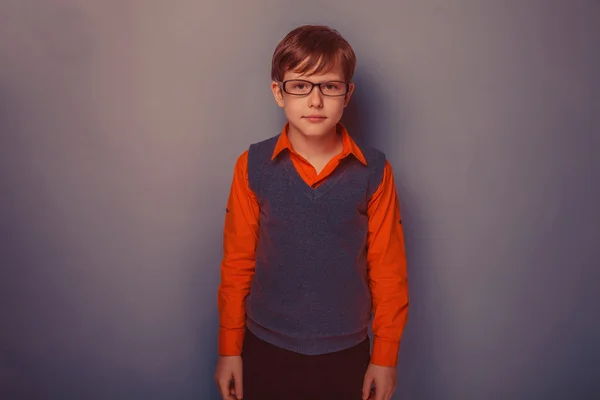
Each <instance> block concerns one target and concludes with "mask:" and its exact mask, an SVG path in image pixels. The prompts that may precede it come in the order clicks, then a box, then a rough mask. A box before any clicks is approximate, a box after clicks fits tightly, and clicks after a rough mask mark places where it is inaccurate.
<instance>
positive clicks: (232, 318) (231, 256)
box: [218, 151, 259, 356]
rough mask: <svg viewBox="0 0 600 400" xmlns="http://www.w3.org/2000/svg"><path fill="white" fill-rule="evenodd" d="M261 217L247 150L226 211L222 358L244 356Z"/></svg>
mask: <svg viewBox="0 0 600 400" xmlns="http://www.w3.org/2000/svg"><path fill="white" fill-rule="evenodd" d="M258 216H259V205H258V201H257V198H256V196H255V194H254V193H253V192H252V190H251V189H250V188H249V186H248V151H245V152H244V153H243V154H242V155H241V156H240V157H239V158H238V160H237V162H236V165H235V168H234V174H233V181H232V184H231V190H230V193H229V199H228V201H227V208H226V209H225V228H224V233H223V259H222V262H221V283H220V285H219V290H218V309H219V339H218V342H219V344H218V349H219V354H220V355H223V356H234V355H240V354H241V353H242V343H243V341H244V332H245V325H246V310H245V306H244V302H245V299H246V296H247V295H248V293H250V284H251V282H252V277H253V275H254V267H255V254H256V243H257V240H258Z"/></svg>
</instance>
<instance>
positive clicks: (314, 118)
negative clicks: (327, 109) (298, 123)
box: [302, 115, 327, 122]
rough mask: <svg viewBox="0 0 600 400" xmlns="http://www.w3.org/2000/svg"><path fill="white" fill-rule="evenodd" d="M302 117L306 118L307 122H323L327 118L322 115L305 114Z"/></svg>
mask: <svg viewBox="0 0 600 400" xmlns="http://www.w3.org/2000/svg"><path fill="white" fill-rule="evenodd" d="M302 118H304V119H306V120H308V121H309V122H323V121H325V120H326V119H327V117H325V116H323V115H307V116H304V117H302Z"/></svg>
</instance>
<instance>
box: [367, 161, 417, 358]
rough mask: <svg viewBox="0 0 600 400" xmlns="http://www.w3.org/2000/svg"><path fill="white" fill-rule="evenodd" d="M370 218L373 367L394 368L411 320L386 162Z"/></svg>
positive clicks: (391, 181)
mask: <svg viewBox="0 0 600 400" xmlns="http://www.w3.org/2000/svg"><path fill="white" fill-rule="evenodd" d="M367 214H368V216H369V231H368V235H367V245H368V247H367V249H368V251H367V265H368V273H369V286H370V289H371V294H372V296H373V311H374V318H373V337H374V338H373V351H372V354H371V363H372V364H375V365H381V366H389V367H393V366H396V365H397V362H398V351H399V349H400V339H401V336H402V332H403V330H404V326H405V324H406V320H407V317H408V281H407V273H406V254H405V249H404V234H403V230H402V219H401V214H400V204H399V201H398V196H397V193H396V187H395V184H394V174H393V172H392V166H391V165H390V164H389V162H387V161H386V165H385V169H384V174H383V179H382V181H381V184H380V186H379V187H378V189H377V191H376V192H375V193H374V194H373V196H372V197H371V199H370V201H369V205H368V210H367Z"/></svg>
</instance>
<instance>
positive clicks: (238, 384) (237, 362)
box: [215, 356, 243, 400]
mask: <svg viewBox="0 0 600 400" xmlns="http://www.w3.org/2000/svg"><path fill="white" fill-rule="evenodd" d="M215 381H216V382H217V386H218V388H219V391H220V392H221V396H222V397H223V400H233V399H237V400H241V399H242V395H243V393H242V357H241V356H219V361H218V362H217V370H216V371H215Z"/></svg>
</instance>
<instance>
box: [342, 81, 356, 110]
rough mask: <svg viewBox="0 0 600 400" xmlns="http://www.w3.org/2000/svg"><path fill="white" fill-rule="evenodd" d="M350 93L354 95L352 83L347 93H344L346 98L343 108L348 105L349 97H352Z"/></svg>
mask: <svg viewBox="0 0 600 400" xmlns="http://www.w3.org/2000/svg"><path fill="white" fill-rule="evenodd" d="M352 93H354V83H350V87H349V88H348V93H346V97H345V98H344V107H346V106H347V105H348V103H350V97H352Z"/></svg>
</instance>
